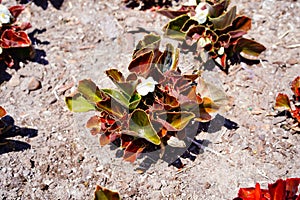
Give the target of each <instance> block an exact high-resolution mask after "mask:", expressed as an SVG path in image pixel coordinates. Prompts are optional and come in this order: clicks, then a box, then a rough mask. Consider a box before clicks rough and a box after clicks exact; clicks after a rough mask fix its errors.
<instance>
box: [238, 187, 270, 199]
mask: <svg viewBox="0 0 300 200" xmlns="http://www.w3.org/2000/svg"><path fill="white" fill-rule="evenodd" d="M238 197H239V198H241V199H242V200H270V194H269V193H268V191H267V190H261V189H260V185H259V183H256V185H255V188H253V187H251V188H241V189H240V190H239V193H238Z"/></svg>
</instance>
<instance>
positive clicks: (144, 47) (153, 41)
mask: <svg viewBox="0 0 300 200" xmlns="http://www.w3.org/2000/svg"><path fill="white" fill-rule="evenodd" d="M160 41H161V38H160V36H159V35H154V34H148V35H145V36H144V38H143V39H142V40H140V41H139V43H138V44H137V46H136V47H135V50H134V51H133V58H136V57H138V56H140V55H142V54H145V53H147V52H149V51H154V50H157V49H159V45H160Z"/></svg>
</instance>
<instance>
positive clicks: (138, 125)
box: [129, 109, 161, 145]
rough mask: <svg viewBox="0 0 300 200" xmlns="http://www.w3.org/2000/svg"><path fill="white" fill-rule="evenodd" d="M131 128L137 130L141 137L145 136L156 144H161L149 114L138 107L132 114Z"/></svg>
mask: <svg viewBox="0 0 300 200" xmlns="http://www.w3.org/2000/svg"><path fill="white" fill-rule="evenodd" d="M129 130H130V131H133V132H135V133H136V134H137V135H138V136H139V137H141V138H144V139H146V140H148V141H149V142H152V143H153V144H155V145H159V144H160V142H161V141H160V138H159V136H158V135H157V133H156V131H155V130H154V128H153V126H152V124H151V122H150V119H149V116H148V115H147V113H146V112H145V111H143V110H141V109H136V110H135V111H133V113H132V114H131V118H130V121H129Z"/></svg>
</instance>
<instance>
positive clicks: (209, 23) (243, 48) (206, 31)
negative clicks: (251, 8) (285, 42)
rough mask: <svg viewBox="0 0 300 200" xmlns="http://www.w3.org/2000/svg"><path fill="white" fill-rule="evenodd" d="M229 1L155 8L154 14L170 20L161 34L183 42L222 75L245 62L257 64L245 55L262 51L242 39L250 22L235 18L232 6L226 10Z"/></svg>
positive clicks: (256, 43) (198, 2) (241, 16)
mask: <svg viewBox="0 0 300 200" xmlns="http://www.w3.org/2000/svg"><path fill="white" fill-rule="evenodd" d="M229 3H230V0H206V1H194V3H190V4H188V5H183V6H182V7H181V8H180V9H178V10H170V9H159V10H158V11H157V12H159V13H161V14H163V15H165V16H167V17H169V18H171V20H170V21H169V22H168V23H167V24H166V25H165V26H164V28H163V30H164V32H165V35H166V36H168V37H170V38H173V39H177V40H181V41H183V45H182V46H183V47H186V48H190V49H192V50H193V52H194V53H195V54H196V55H197V56H198V57H199V58H200V60H202V61H203V60H206V58H205V56H203V55H206V54H205V53H204V52H207V54H208V56H209V58H211V59H213V61H214V62H215V63H216V64H217V65H218V66H219V67H220V68H221V69H222V70H223V71H225V72H228V70H229V66H230V65H233V64H236V63H239V62H246V63H248V64H253V63H257V61H258V60H256V61H254V60H250V59H248V58H246V57H245V56H244V55H243V54H245V55H250V56H258V55H259V54H260V53H261V52H263V51H264V50H265V49H266V48H265V47H264V46H263V45H262V44H260V43H258V42H256V41H254V40H251V39H247V38H244V37H243V36H244V35H245V34H246V33H247V31H249V30H250V29H251V19H250V18H249V17H247V16H244V15H237V13H236V11H237V10H236V6H233V7H231V8H230V9H229V10H228V8H229Z"/></svg>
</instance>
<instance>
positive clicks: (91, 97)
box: [77, 79, 102, 103]
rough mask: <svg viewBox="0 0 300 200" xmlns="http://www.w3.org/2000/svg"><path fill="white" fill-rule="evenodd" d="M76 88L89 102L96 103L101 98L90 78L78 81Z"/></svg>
mask: <svg viewBox="0 0 300 200" xmlns="http://www.w3.org/2000/svg"><path fill="white" fill-rule="evenodd" d="M77 90H78V92H79V93H81V94H82V96H84V98H86V99H87V100H88V101H90V102H93V103H96V102H98V101H101V100H102V97H101V92H100V90H99V88H98V86H97V85H96V84H95V83H94V82H93V81H92V80H91V79H84V80H81V81H79V83H78V89H77Z"/></svg>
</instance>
